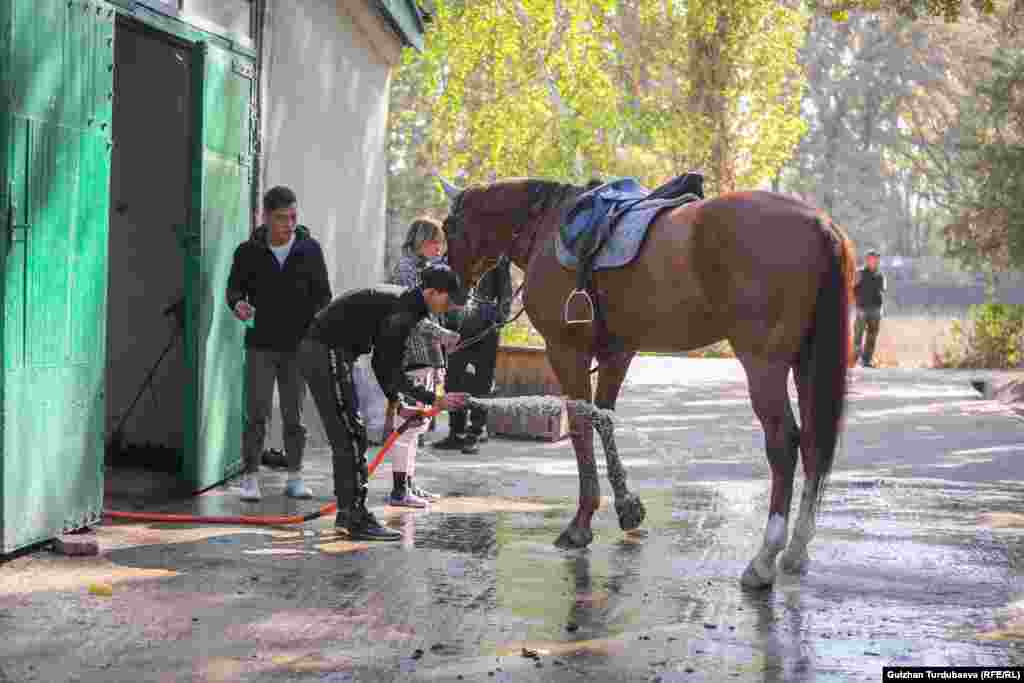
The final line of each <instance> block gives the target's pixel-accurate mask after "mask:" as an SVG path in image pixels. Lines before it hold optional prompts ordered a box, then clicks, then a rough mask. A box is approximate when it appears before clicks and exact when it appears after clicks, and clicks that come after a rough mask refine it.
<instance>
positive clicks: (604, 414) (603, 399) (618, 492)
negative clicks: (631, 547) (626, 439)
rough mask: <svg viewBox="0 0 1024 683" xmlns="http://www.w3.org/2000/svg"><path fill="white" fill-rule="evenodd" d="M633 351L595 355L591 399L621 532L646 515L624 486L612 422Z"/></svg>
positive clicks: (640, 503)
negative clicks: (594, 388) (594, 391)
mask: <svg viewBox="0 0 1024 683" xmlns="http://www.w3.org/2000/svg"><path fill="white" fill-rule="evenodd" d="M634 355H635V354H634V353H633V352H631V351H625V352H620V353H611V354H607V355H603V356H598V364H599V367H600V369H599V370H598V379H597V396H596V397H595V399H594V403H595V404H596V406H597V408H598V410H597V411H596V414H595V418H594V427H595V428H596V429H597V433H598V434H599V435H600V437H601V445H602V446H603V447H604V457H605V462H606V463H607V466H608V481H609V482H610V483H611V485H612V491H613V492H614V493H615V512H616V513H617V514H618V516H619V528H621V529H622V530H623V531H629V530H630V529H636V528H637V527H639V526H640V524H641V523H642V522H643V521H644V517H645V516H646V515H647V512H646V510H644V504H643V503H642V502H641V501H640V498H638V497H637V496H636V495H634V494H632V493H630V491H629V487H628V486H627V485H626V470H625V468H624V467H623V466H622V460H621V459H620V458H619V449H618V446H617V445H616V443H615V421H614V419H613V416H612V414H611V411H613V410H615V402H616V401H617V400H618V397H619V390H620V389H621V388H622V383H623V382H624V381H625V379H626V373H627V372H628V371H629V364H630V363H631V362H632V361H633V357H634Z"/></svg>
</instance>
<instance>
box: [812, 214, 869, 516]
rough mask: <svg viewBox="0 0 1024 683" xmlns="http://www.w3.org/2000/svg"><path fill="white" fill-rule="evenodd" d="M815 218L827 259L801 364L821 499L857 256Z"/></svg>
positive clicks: (836, 424) (834, 433) (836, 419)
mask: <svg viewBox="0 0 1024 683" xmlns="http://www.w3.org/2000/svg"><path fill="white" fill-rule="evenodd" d="M818 223H819V225H820V226H821V227H822V229H823V231H824V235H825V237H826V240H827V251H828V259H829V263H828V269H827V270H826V272H825V273H824V276H823V277H822V280H821V285H820V287H819V289H818V298H817V301H816V304H815V311H814V326H813V328H812V329H811V331H810V333H809V335H808V337H807V340H806V341H805V345H804V351H803V353H801V364H802V365H804V368H803V370H804V371H805V372H807V373H808V374H809V379H810V392H809V393H810V396H809V399H810V419H811V427H812V429H813V433H814V449H815V450H816V451H817V463H816V464H817V467H816V468H815V472H816V476H815V481H814V482H813V483H812V482H808V484H813V486H814V488H815V489H816V492H817V498H818V500H819V501H820V499H821V495H822V493H823V492H824V490H825V484H826V482H827V481H828V476H829V473H830V472H831V471H832V463H833V461H834V460H835V454H836V450H837V448H838V445H839V432H840V431H841V430H842V423H843V411H844V408H845V406H846V379H847V368H848V364H849V359H850V347H851V337H850V302H851V300H852V295H853V277H854V270H855V264H856V260H855V256H854V253H853V245H852V243H851V242H850V240H849V238H847V236H846V234H845V233H844V232H843V230H842V229H841V228H840V227H839V226H838V225H836V224H835V223H833V222H832V221H829V220H827V219H824V218H819V219H818ZM808 455H810V454H807V453H805V454H804V457H805V458H806V457H808Z"/></svg>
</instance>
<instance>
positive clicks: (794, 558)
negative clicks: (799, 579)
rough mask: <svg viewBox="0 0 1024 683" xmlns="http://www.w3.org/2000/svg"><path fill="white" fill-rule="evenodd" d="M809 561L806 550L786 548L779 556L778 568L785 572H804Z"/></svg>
mask: <svg viewBox="0 0 1024 683" xmlns="http://www.w3.org/2000/svg"><path fill="white" fill-rule="evenodd" d="M810 561H811V560H810V557H808V556H807V551H806V550H803V551H799V552H797V551H795V550H793V551H791V550H787V551H785V552H784V553H782V557H780V558H779V569H781V570H782V571H784V572H786V573H787V574H805V573H806V572H807V565H808V563H809V562H810Z"/></svg>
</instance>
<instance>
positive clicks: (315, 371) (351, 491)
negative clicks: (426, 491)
mask: <svg viewBox="0 0 1024 683" xmlns="http://www.w3.org/2000/svg"><path fill="white" fill-rule="evenodd" d="M464 303H465V294H464V292H463V290H462V284H461V282H460V280H459V276H458V275H457V274H456V273H455V272H453V271H452V270H451V269H450V268H448V267H447V266H444V265H433V266H428V267H427V268H425V269H424V270H423V271H422V273H421V276H420V285H419V286H418V287H413V288H411V289H405V290H403V289H402V288H401V287H397V286H394V285H379V286H377V287H372V288H367V289H357V290H354V291H350V292H347V293H345V294H343V295H341V296H340V297H338V298H337V299H335V300H334V301H333V302H331V303H330V304H329V305H328V306H327V307H326V308H325V309H323V310H322V311H320V313H318V314H317V316H316V318H315V319H314V320H313V324H312V325H311V326H310V328H309V333H308V334H307V335H306V338H305V339H304V340H303V341H302V344H301V345H300V347H299V355H300V367H301V369H302V374H303V376H304V377H305V379H306V383H307V384H308V385H309V390H310V392H311V393H312V394H313V400H314V402H315V403H316V407H317V412H319V413H320V420H321V421H322V422H323V425H324V431H325V432H326V433H327V440H328V441H329V442H330V445H331V451H332V463H331V464H332V469H333V471H334V494H335V495H336V496H337V498H338V514H337V517H336V518H335V521H334V525H335V527H337V528H339V529H342V530H344V531H347V532H348V534H349V536H350V538H352V539H353V540H367V541H394V540H398V539H400V538H401V534H400V533H399V532H397V531H393V530H390V529H386V528H384V527H382V526H381V525H380V523H379V522H378V521H377V518H376V517H375V516H374V514H373V513H372V512H370V511H369V510H367V509H366V494H367V480H368V472H367V463H366V449H367V445H368V444H367V441H366V427H365V425H364V424H363V421H362V417H361V416H360V414H359V402H358V399H357V397H356V391H355V386H354V385H353V382H352V363H353V362H354V361H355V360H356V358H358V357H359V356H360V355H362V354H364V353H371V352H372V353H373V356H372V359H371V366H372V367H373V372H374V375H376V377H377V381H378V382H379V383H380V386H381V389H382V390H383V391H384V396H386V397H387V399H388V418H387V423H386V425H385V430H386V431H388V432H390V431H391V429H392V428H393V426H394V415H395V411H396V410H397V407H398V404H399V399H400V398H401V397H402V395H406V396H407V397H408V398H411V399H413V400H414V401H419V402H421V403H425V404H428V405H433V406H435V407H438V408H440V409H441V410H449V409H451V408H461V407H462V406H463V405H465V402H466V399H467V395H466V394H461V393H451V394H447V395H445V396H444V397H442V398H438V397H437V396H436V395H435V394H434V393H433V392H430V391H427V390H425V389H424V388H423V387H419V386H416V385H414V384H413V382H412V381H411V380H410V379H409V377H407V376H406V373H405V372H404V368H403V364H402V360H403V357H404V354H405V345H406V341H407V339H408V337H409V333H410V332H412V330H413V328H414V327H416V325H417V324H418V323H419V322H420V321H421V320H423V319H424V318H425V317H427V315H428V314H429V313H431V312H433V313H437V314H441V313H445V312H447V311H448V310H450V309H452V308H454V307H457V306H461V305H463V304H464ZM401 416H402V417H410V415H401Z"/></svg>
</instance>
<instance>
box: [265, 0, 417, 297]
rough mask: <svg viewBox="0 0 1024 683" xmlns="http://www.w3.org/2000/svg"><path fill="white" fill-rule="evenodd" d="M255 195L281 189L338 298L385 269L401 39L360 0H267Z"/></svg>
mask: <svg viewBox="0 0 1024 683" xmlns="http://www.w3.org/2000/svg"><path fill="white" fill-rule="evenodd" d="M267 4H268V7H267V16H266V17H265V23H264V37H263V60H264V63H263V119H262V142H263V149H262V172H261V174H260V192H261V193H262V192H263V191H265V190H266V189H267V188H269V187H272V186H274V185H288V186H289V187H291V188H292V189H294V190H295V192H296V193H297V195H298V198H299V222H300V223H303V224H305V225H307V226H309V228H310V229H311V230H312V232H313V235H314V236H315V237H316V238H317V239H319V240H320V242H321V243H322V244H323V246H324V252H325V255H326V257H327V266H328V271H329V273H330V276H331V286H332V288H333V289H334V292H335V294H336V295H337V294H339V293H341V292H343V291H345V290H347V289H351V288H355V287H362V286H366V285H370V284H374V283H376V282H379V281H380V280H381V279H382V277H383V275H384V264H385V243H386V223H385V207H386V198H387V192H386V189H387V164H386V152H387V150H386V145H387V117H388V88H389V84H390V77H391V69H392V67H393V66H395V65H397V63H398V60H399V58H400V52H401V43H400V41H399V38H398V36H396V35H395V34H394V33H393V32H391V31H390V30H388V29H386V28H385V26H384V24H383V22H382V21H381V19H380V18H379V17H378V16H377V15H376V14H375V13H374V12H373V10H371V9H370V8H369V6H368V4H367V3H366V1H365V0H269V1H268V3H267Z"/></svg>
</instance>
